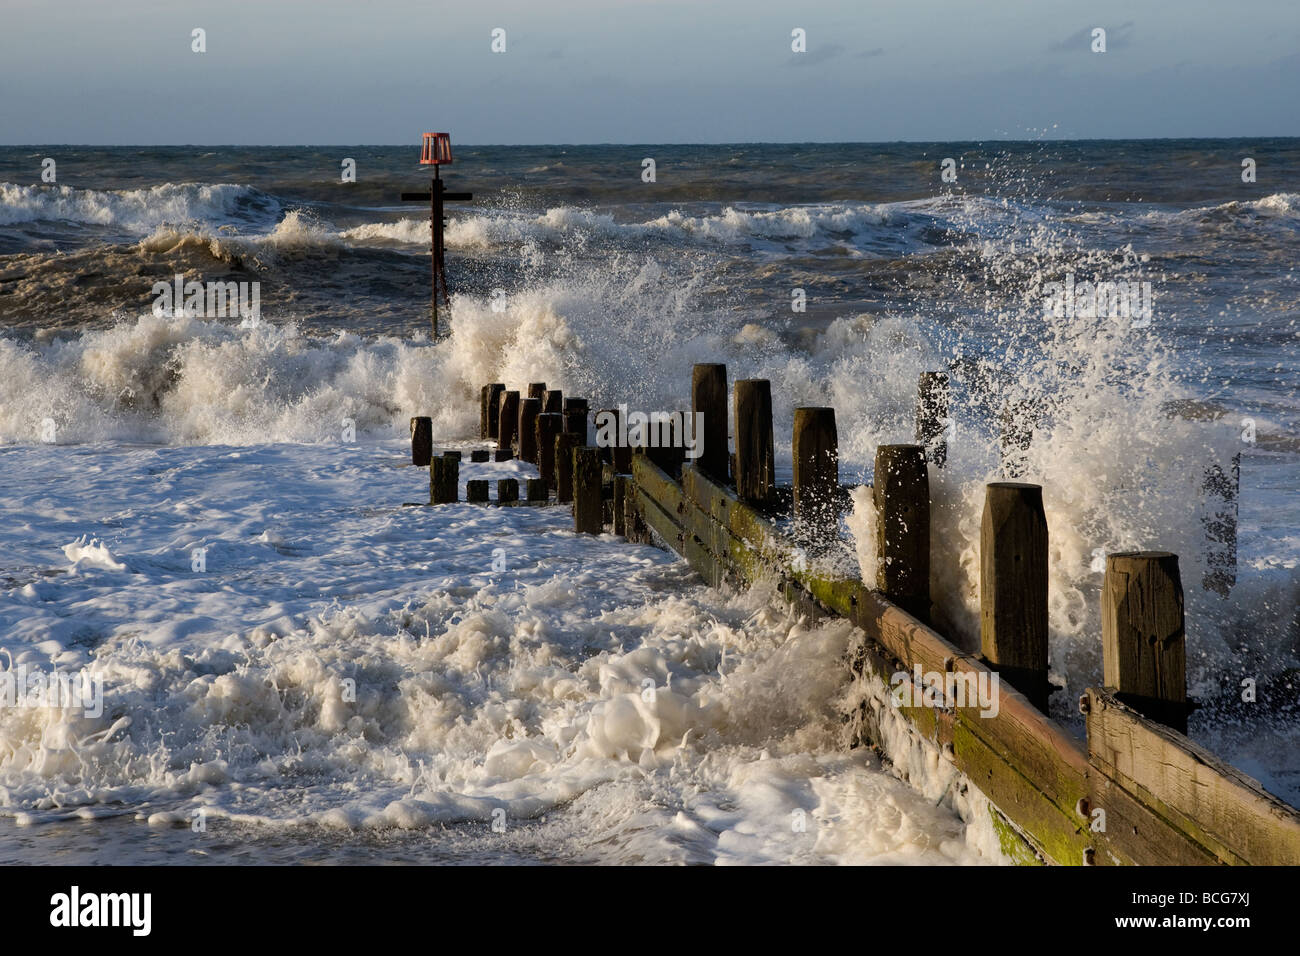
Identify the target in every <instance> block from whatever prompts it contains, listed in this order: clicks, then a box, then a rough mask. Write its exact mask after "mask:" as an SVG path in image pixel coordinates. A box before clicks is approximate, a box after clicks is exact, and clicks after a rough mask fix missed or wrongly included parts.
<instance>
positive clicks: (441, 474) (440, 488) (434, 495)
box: [429, 455, 460, 505]
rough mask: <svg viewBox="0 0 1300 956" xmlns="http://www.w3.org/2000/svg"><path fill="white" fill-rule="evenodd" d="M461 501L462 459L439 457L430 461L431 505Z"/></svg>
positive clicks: (447, 456)
mask: <svg viewBox="0 0 1300 956" xmlns="http://www.w3.org/2000/svg"><path fill="white" fill-rule="evenodd" d="M459 500H460V459H459V458H453V457H452V456H450V455H439V456H437V457H436V458H430V459H429V504H431V505H445V504H450V503H452V502H454V501H459Z"/></svg>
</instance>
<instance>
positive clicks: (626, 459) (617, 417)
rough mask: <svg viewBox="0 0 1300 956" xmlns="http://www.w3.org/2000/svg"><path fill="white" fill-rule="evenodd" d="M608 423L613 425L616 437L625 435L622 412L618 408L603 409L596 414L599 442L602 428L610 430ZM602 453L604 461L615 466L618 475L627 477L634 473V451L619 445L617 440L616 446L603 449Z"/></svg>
mask: <svg viewBox="0 0 1300 956" xmlns="http://www.w3.org/2000/svg"><path fill="white" fill-rule="evenodd" d="M609 415H612V416H613V418H612V419H611V418H607V417H606V416H609ZM608 422H612V423H613V424H612V428H613V430H614V434H615V436H619V435H622V434H623V428H624V426H625V423H624V422H623V417H622V413H621V412H620V410H619V409H617V408H602V409H601V410H600V411H598V412H597V413H596V429H597V435H596V440H597V441H599V440H600V431H601V430H602V426H604V429H605V430H608V429H609V428H610V427H611V426H610V425H609V424H606V423H608ZM600 451H601V456H602V459H603V460H604V461H608V462H610V463H611V464H613V466H614V471H615V472H617V473H618V474H620V475H626V474H628V473H629V472H631V471H632V449H631V448H629V447H627V446H624V445H619V444H617V438H616V439H615V443H614V444H612V445H608V446H606V447H603V448H601V450H600Z"/></svg>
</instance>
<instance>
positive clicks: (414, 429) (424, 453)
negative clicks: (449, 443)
mask: <svg viewBox="0 0 1300 956" xmlns="http://www.w3.org/2000/svg"><path fill="white" fill-rule="evenodd" d="M432 457H433V419H432V418H430V417H429V416H428V415H416V416H415V417H414V418H412V419H411V464H412V465H419V466H420V467H421V468H428V467H429V459H430V458H432Z"/></svg>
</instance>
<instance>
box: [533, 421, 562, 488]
mask: <svg viewBox="0 0 1300 956" xmlns="http://www.w3.org/2000/svg"><path fill="white" fill-rule="evenodd" d="M563 427H564V416H563V415H561V414H560V413H559V412H543V413H542V414H540V415H538V416H537V472H538V474H539V475H541V478H542V481H544V482H546V487H547V488H550V489H552V490H554V489H555V487H556V479H555V436H556V435H558V434H560V430H561V429H562V428H563Z"/></svg>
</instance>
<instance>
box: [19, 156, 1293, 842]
mask: <svg viewBox="0 0 1300 956" xmlns="http://www.w3.org/2000/svg"><path fill="white" fill-rule="evenodd" d="M453 148H454V153H455V155H454V162H453V163H452V164H451V165H449V166H444V167H442V168H441V170H440V176H441V178H442V179H443V180H444V181H445V183H446V186H447V188H448V189H449V190H451V191H456V192H471V193H472V199H471V200H468V201H458V202H454V203H448V204H447V210H446V216H447V223H446V273H447V278H448V285H449V290H450V297H449V300H448V301H447V302H446V303H442V304H441V307H440V323H441V329H440V331H441V332H442V333H444V334H442V335H440V336H439V337H437V338H435V337H434V336H433V334H432V330H431V325H430V281H431V275H430V274H431V270H430V257H429V242H430V223H429V209H428V206H427V204H424V203H421V202H419V201H415V202H403V201H402V200H401V193H403V192H420V191H427V190H428V189H429V188H430V178H431V175H430V169H429V167H424V166H421V165H419V162H418V160H419V146H418V144H410V145H402V146H319V147H246V146H240V147H196V146H170V147H94V146H16V147H15V146H9V147H0V509H2V510H3V515H4V520H3V522H0V679H3V680H8V681H9V682H10V685H11V686H14V687H18V686H20V681H22V682H25V683H24V684H21V686H27V687H30V686H31V684H32V681H33V680H34V679H36V677H38V676H39V675H47V676H48V675H83V676H82V679H83V681H84V686H86V687H92V688H94V689H95V690H96V693H95V694H94V695H93V697H94V700H93V701H91V700H90V699H89V698H87V700H84V701H81V702H80V703H83V704H86V706H78V707H52V706H37V705H34V704H33V703H32V700H31V699H26V700H24V699H21V698H20V696H18V695H11V697H10V698H4V696H3V692H4V690H5V686H6V685H5V684H4V683H0V862H4V863H54V862H77V863H86V862H98V863H106V862H112V863H119V864H120V863H127V864H130V863H178V864H226V863H387V862H392V863H470V864H492V863H520V864H528V863H602V864H606V863H612V864H630V863H643V864H661V863H662V864H692V865H694V864H788V863H796V864H805V863H806V864H814V863H848V864H969V865H984V864H999V863H1005V862H1007V861H1006V860H1005V859H1004V858H1003V856H1002V854H1001V851H1000V850H999V848H998V843H997V839H996V835H995V834H993V833H992V832H991V831H990V828H989V826H988V819H987V809H986V808H985V807H982V806H981V805H980V804H979V802H978V800H976V799H975V797H974V795H973V794H963V791H964V789H965V788H964V787H963V786H961V785H958V786H953V780H954V770H953V768H951V767H950V766H949V765H947V764H945V762H944V761H943V760H939V761H937V762H935V761H931V762H930V763H928V764H925V763H924V762H917V763H914V764H912V765H910V766H904V765H903V764H901V763H900V762H898V761H893V760H890V759H888V758H887V756H886V755H881V754H877V753H874V752H872V751H871V750H868V749H864V748H857V749H852V748H850V747H849V746H848V744H849V742H850V740H851V727H850V726H849V724H848V723H847V722H846V720H845V714H846V713H848V712H849V711H850V710H851V709H852V706H853V702H854V701H855V700H857V699H860V694H861V693H862V688H861V687H858V686H856V685H855V681H854V680H853V677H852V675H851V673H850V672H849V669H848V667H847V665H846V656H847V655H848V654H849V653H850V651H851V649H852V647H853V646H854V642H855V641H857V640H859V639H860V635H858V634H855V633H854V632H853V630H852V628H850V627H849V626H848V625H847V624H845V623H844V622H837V621H822V622H812V621H809V620H806V619H804V618H801V617H800V616H799V615H798V614H797V613H796V612H795V611H793V610H792V609H791V608H789V607H787V606H785V605H784V604H783V603H782V602H781V601H780V600H779V598H778V597H777V596H776V594H775V593H774V591H773V589H772V588H771V587H767V586H763V585H760V586H758V587H756V588H753V589H751V590H746V591H736V590H732V589H729V588H722V589H710V588H708V587H706V586H705V585H704V583H703V582H702V581H701V579H700V578H699V577H698V576H696V575H695V574H693V573H692V572H691V570H690V569H689V567H688V566H687V565H686V564H685V563H684V562H683V561H681V560H680V559H678V558H677V557H676V556H675V555H674V554H672V553H671V552H668V551H665V550H661V549H659V548H656V547H653V546H650V545H630V544H628V543H626V542H625V541H623V540H622V539H621V538H616V537H615V536H613V535H602V536H600V537H596V538H591V537H579V536H576V535H575V534H574V533H573V531H572V519H571V518H570V516H569V514H568V511H567V509H565V508H561V507H555V508H509V509H507V508H484V507H482V506H477V505H469V504H457V505H447V506H441V507H437V508H430V507H406V506H405V505H407V504H408V503H418V502H421V501H424V500H427V492H426V487H427V480H428V476H427V472H426V471H424V470H422V469H419V468H416V467H413V466H412V465H411V464H410V449H409V419H410V417H411V416H414V415H428V416H430V417H431V418H432V420H433V427H434V437H435V441H436V443H437V447H440V448H461V449H469V448H471V447H475V444H476V439H477V437H478V426H479V408H478V402H479V389H480V387H481V386H482V385H484V384H486V383H489V382H504V383H508V387H510V388H523V387H526V385H527V384H528V383H530V382H539V381H544V382H546V383H547V385H548V386H550V387H552V388H558V389H562V390H563V391H564V393H565V394H566V395H570V396H581V397H585V398H587V399H588V401H589V403H590V407H591V408H592V409H599V408H608V407H614V406H616V405H619V404H627V405H628V406H629V408H630V409H633V410H643V411H647V412H648V411H673V410H679V409H684V408H687V407H689V401H690V395H689V387H690V375H691V367H692V365H693V364H694V363H697V362H725V363H726V365H727V370H728V375H729V377H730V379H731V380H733V381H734V380H737V379H741V378H766V379H769V380H770V381H771V383H772V391H773V407H774V415H775V430H776V446H777V447H776V451H777V463H778V472H779V475H780V476H783V477H784V478H786V479H787V480H788V478H789V474H790V446H791V440H790V436H791V428H792V422H793V409H794V408H795V407H796V406H804V405H825V406H832V407H834V409H835V413H836V425H837V430H838V436H839V447H840V477H841V481H842V482H843V483H844V484H847V485H854V486H864V485H866V484H868V483H869V482H870V481H871V480H872V468H873V459H874V454H875V449H876V447H877V446H878V445H880V444H884V443H897V442H910V441H913V440H914V438H915V433H914V429H915V419H914V412H915V405H916V395H917V382H918V378H919V376H920V375H921V374H922V373H923V372H927V371H943V372H947V373H948V375H949V381H950V402H951V404H950V409H949V415H948V417H947V420H946V421H945V422H944V441H945V442H946V446H947V458H946V461H945V463H944V466H943V467H942V468H938V467H934V466H932V468H931V490H932V498H933V528H932V539H931V540H932V552H933V568H932V580H931V592H932V597H933V599H934V602H935V611H934V617H935V622H936V625H937V626H938V627H939V628H940V629H941V630H942V631H943V632H944V633H946V634H948V635H950V636H951V637H952V639H953V640H954V641H955V642H957V643H959V644H961V645H962V646H964V647H966V648H969V649H972V650H975V649H978V643H979V594H978V584H979V567H978V559H979V536H980V519H981V509H982V506H983V495H984V484H985V483H986V482H989V481H995V480H1000V479H1002V478H1003V477H1005V476H1006V474H1007V472H1006V463H1005V461H1004V457H1005V455H1004V449H1003V442H1002V438H1001V435H1002V432H1003V423H1004V421H1005V419H1006V415H1007V410H1008V409H1012V410H1014V414H1015V415H1017V416H1020V418H1018V419H1017V420H1018V421H1020V422H1021V423H1022V425H1023V426H1024V429H1025V430H1026V433H1027V434H1028V435H1029V438H1028V446H1027V447H1026V448H1023V449H1020V448H1016V449H1014V450H1013V455H1014V456H1015V461H1016V473H1017V474H1018V475H1020V476H1021V478H1022V480H1025V481H1030V482H1034V483H1037V484H1041V485H1042V486H1043V496H1044V505H1045V508H1046V512H1047V518H1048V525H1049V549H1050V557H1051V571H1050V582H1049V601H1050V630H1051V674H1052V680H1053V681H1054V682H1055V683H1056V684H1057V686H1058V687H1059V690H1058V691H1057V692H1055V693H1054V694H1053V695H1052V701H1051V712H1052V715H1053V716H1054V717H1057V718H1058V719H1060V720H1061V721H1063V722H1064V723H1066V724H1067V725H1068V726H1070V727H1071V728H1072V729H1074V730H1075V731H1076V732H1080V733H1081V732H1082V724H1081V718H1080V717H1079V714H1078V707H1077V700H1078V697H1079V695H1080V694H1081V693H1082V692H1083V690H1084V689H1085V688H1087V687H1090V686H1099V685H1100V683H1101V680H1102V662H1101V637H1100V634H1101V622H1100V614H1099V600H1100V589H1101V583H1102V577H1103V574H1102V571H1103V569H1104V563H1105V555H1106V554H1107V553H1109V552H1114V551H1121V550H1135V549H1146V550H1166V551H1172V552H1174V553H1176V554H1177V555H1178V556H1179V564H1180V572H1181V578H1182V585H1183V589H1184V593H1185V599H1186V616H1187V628H1186V629H1187V669H1188V689H1189V693H1190V695H1191V696H1192V697H1193V699H1194V700H1195V702H1196V704H1197V708H1196V709H1195V710H1194V711H1193V713H1192V715H1191V718H1190V727H1189V733H1190V736H1191V737H1192V738H1193V739H1195V740H1197V741H1198V742H1199V743H1201V744H1203V745H1204V746H1206V747H1208V748H1209V749H1210V750H1211V751H1212V752H1214V753H1216V754H1218V755H1220V756H1221V757H1223V758H1224V759H1226V760H1228V761H1230V762H1231V763H1232V764H1233V765H1235V766H1236V767H1238V768H1239V769H1241V770H1242V771H1244V772H1245V773H1248V774H1250V775H1251V776H1254V777H1255V778H1257V779H1258V780H1260V781H1261V782H1262V783H1263V784H1264V786H1265V787H1266V788H1268V789H1269V790H1270V791H1272V792H1273V793H1275V794H1277V795H1278V796H1280V797H1282V798H1283V799H1285V800H1288V801H1289V802H1291V803H1293V804H1296V803H1297V802H1300V732H1298V731H1297V726H1298V724H1297V710H1298V709H1300V708H1298V706H1297V705H1298V704H1300V660H1298V659H1297V650H1298V648H1300V611H1298V607H1300V567H1298V565H1300V492H1298V491H1297V489H1298V487H1300V485H1298V482H1300V392H1298V387H1300V324H1298V322H1300V281H1297V272H1296V249H1297V247H1298V240H1300V139H1254V140H1223V139H1214V140H1146V141H1117V140H1108V141H1070V142H1062V141H1053V140H1038V141H1029V142H985V143H971V142H966V143H875V144H870V143H858V144H851V143H842V144H739V145H673V144H657V145H655V144H651V145H602V146H562V145H550V146H462V145H460V144H453ZM177 276H180V277H182V279H183V281H185V282H189V281H197V282H201V283H208V282H221V283H247V284H248V285H247V286H245V288H249V289H255V290H256V303H257V305H256V309H253V310H246V312H245V314H242V315H240V314H234V313H233V312H232V313H231V314H225V315H210V314H206V313H204V312H200V313H199V314H191V313H192V312H193V311H194V310H191V312H187V311H186V309H185V308H184V306H183V303H181V302H180V301H176V300H175V299H174V298H173V299H170V300H169V299H167V298H166V297H165V295H164V294H163V292H162V291H161V290H163V289H165V288H167V287H168V286H171V285H174V283H175V281H176V277H177ZM253 284H256V285H255V286H254V285H253ZM1099 287H1100V289H1101V291H1100V293H1099V291H1098V290H1099ZM1065 290H1069V291H1068V292H1067V291H1065ZM1130 293H1131V294H1130ZM530 474H534V472H533V471H532V469H531V467H530V466H527V465H524V464H521V463H519V462H513V461H512V462H500V463H497V462H493V463H487V464H477V463H470V462H469V456H468V455H466V456H465V463H464V464H463V466H462V470H461V479H462V482H463V481H464V480H466V479H468V478H474V477H481V478H489V479H494V478H501V477H525V476H527V475H530ZM869 498H870V496H869V495H864V494H861V493H855V494H854V496H853V500H854V502H855V506H854V508H853V510H852V511H851V512H850V513H848V514H846V515H845V518H844V522H843V526H842V529H841V531H842V535H843V537H844V539H845V541H846V542H847V545H846V549H845V551H846V553H849V554H851V555H852V554H855V555H856V556H857V559H856V561H855V560H854V559H853V558H852V557H850V558H849V559H848V561H849V564H848V565H847V566H843V567H838V568H837V570H839V571H841V572H843V573H866V574H869V568H870V567H872V566H873V563H874V561H875V555H874V553H873V545H872V544H871V528H872V527H873V522H874V516H872V515H871V514H870V513H869V512H870V503H869ZM840 560H841V561H842V560H843V556H841V558H840ZM5 675H8V676H7V677H6V676H5ZM34 675H36V676H34ZM855 695H859V696H857V697H855ZM38 703H39V702H38ZM44 703H48V701H45V702H44ZM92 704H93V706H92Z"/></svg>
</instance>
